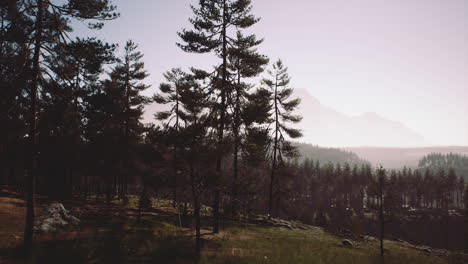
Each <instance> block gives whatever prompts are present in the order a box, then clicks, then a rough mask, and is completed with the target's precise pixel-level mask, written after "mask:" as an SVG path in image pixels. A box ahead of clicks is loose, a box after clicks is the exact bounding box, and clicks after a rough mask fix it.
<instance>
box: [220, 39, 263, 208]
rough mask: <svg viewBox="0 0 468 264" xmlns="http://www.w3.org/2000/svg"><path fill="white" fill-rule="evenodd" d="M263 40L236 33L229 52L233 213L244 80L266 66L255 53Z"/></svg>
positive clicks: (235, 204)
mask: <svg viewBox="0 0 468 264" xmlns="http://www.w3.org/2000/svg"><path fill="white" fill-rule="evenodd" d="M262 42H263V40H257V39H256V37H255V35H250V36H243V35H242V33H241V32H237V35H236V39H235V41H234V43H233V47H231V48H230V49H229V50H228V52H229V68H230V69H231V71H232V72H233V74H234V75H235V78H236V81H235V83H234V87H235V89H234V96H233V98H232V99H231V101H232V102H231V103H230V105H231V107H232V112H233V114H232V116H233V124H232V132H233V137H234V151H233V176H234V177H233V178H234V179H233V187H232V189H233V190H232V201H233V202H232V206H233V208H232V209H233V213H235V212H236V210H237V203H238V201H237V192H238V186H237V185H238V171H239V151H240V144H241V142H240V141H241V135H240V134H241V127H242V125H243V122H242V121H243V120H242V115H243V111H245V104H246V99H247V98H246V93H247V90H248V89H249V88H251V85H249V84H247V83H245V82H244V79H246V78H251V77H255V76H257V75H259V74H260V73H262V72H263V70H264V66H265V65H266V64H268V58H267V57H266V56H263V55H260V54H258V53H257V50H256V46H258V45H260V44H261V43H262Z"/></svg>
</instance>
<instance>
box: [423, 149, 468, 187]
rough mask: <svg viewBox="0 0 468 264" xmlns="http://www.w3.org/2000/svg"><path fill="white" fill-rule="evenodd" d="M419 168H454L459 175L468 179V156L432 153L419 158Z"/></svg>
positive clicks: (446, 169)
mask: <svg viewBox="0 0 468 264" xmlns="http://www.w3.org/2000/svg"><path fill="white" fill-rule="evenodd" d="M418 165H419V168H425V169H431V170H445V171H448V170H450V169H454V170H455V173H456V174H457V175H458V176H461V177H464V178H465V180H468V157H467V156H465V155H460V154H456V153H449V154H440V153H431V154H428V155H426V156H424V157H422V158H421V159H420V160H419V164H418Z"/></svg>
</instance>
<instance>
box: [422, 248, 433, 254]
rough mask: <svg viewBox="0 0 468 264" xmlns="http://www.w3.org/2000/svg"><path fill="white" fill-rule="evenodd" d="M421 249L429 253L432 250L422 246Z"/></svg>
mask: <svg viewBox="0 0 468 264" xmlns="http://www.w3.org/2000/svg"><path fill="white" fill-rule="evenodd" d="M423 251H424V252H426V253H431V252H432V251H431V250H430V249H429V248H424V249H423Z"/></svg>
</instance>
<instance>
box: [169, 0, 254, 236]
mask: <svg viewBox="0 0 468 264" xmlns="http://www.w3.org/2000/svg"><path fill="white" fill-rule="evenodd" d="M251 9H252V7H251V0H221V1H207V0H200V1H199V6H198V7H192V10H193V13H194V15H195V17H194V18H192V19H190V23H191V24H192V25H193V27H194V30H182V32H180V33H179V36H180V37H181V39H182V42H183V43H179V44H178V45H179V47H181V48H182V49H183V50H184V51H186V52H194V53H208V52H212V53H214V54H215V55H216V56H217V57H218V58H220V60H221V63H220V65H219V66H217V67H216V70H215V72H214V73H213V76H212V79H213V80H214V82H213V87H212V89H211V93H212V96H213V97H214V98H215V99H216V104H214V105H213V109H211V110H212V111H214V112H215V114H214V115H212V116H213V117H214V118H215V119H216V122H215V123H214V124H215V128H214V129H215V131H216V136H217V151H218V156H217V158H216V172H217V176H216V179H214V184H213V185H214V193H213V196H214V198H213V218H214V221H213V232H215V233H218V232H219V206H220V181H221V166H222V161H223V156H224V152H225V146H224V142H225V140H224V133H225V130H226V129H227V128H228V120H227V115H226V113H227V111H226V110H227V107H228V101H227V100H228V98H229V97H231V94H232V86H233V85H232V82H231V80H230V77H231V76H232V73H230V72H229V70H228V56H229V52H228V48H229V47H230V46H233V42H234V38H233V37H232V36H230V30H229V29H231V28H236V29H239V30H240V29H245V28H248V27H250V26H252V25H254V24H255V23H257V22H258V19H257V18H255V17H254V16H253V15H251V14H250V12H251Z"/></svg>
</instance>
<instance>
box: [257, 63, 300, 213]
mask: <svg viewBox="0 0 468 264" xmlns="http://www.w3.org/2000/svg"><path fill="white" fill-rule="evenodd" d="M287 71H288V69H287V68H286V67H285V66H284V65H283V62H282V61H281V60H278V61H277V62H275V63H274V64H273V70H272V71H271V70H269V71H268V73H269V75H270V78H271V79H266V78H265V79H263V80H262V83H263V84H264V85H265V86H266V87H267V89H268V90H269V92H270V96H269V100H270V104H271V107H272V112H271V115H272V117H271V121H270V123H271V124H272V125H273V128H272V129H271V131H272V134H273V136H272V137H273V139H272V145H271V150H270V151H271V155H270V156H271V161H272V165H271V176H270V197H269V206H268V214H269V216H270V217H271V214H272V206H273V185H274V184H275V180H276V179H275V173H276V171H277V169H278V165H279V166H282V165H283V161H284V160H283V157H293V156H295V155H296V152H295V150H296V149H295V147H294V146H292V145H291V143H290V142H289V141H287V140H286V138H285V136H286V135H287V136H289V137H290V138H293V139H294V138H299V137H301V136H302V133H301V132H300V131H299V130H297V129H294V128H290V127H288V126H287V125H288V123H291V122H292V123H298V122H300V121H301V119H302V117H300V116H296V115H293V111H294V110H295V109H296V108H297V106H298V105H299V103H300V102H301V101H300V99H293V100H290V101H287V100H288V99H289V97H290V96H291V94H292V92H293V89H292V88H289V87H288V85H289V82H290V78H289V75H288V73H287Z"/></svg>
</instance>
